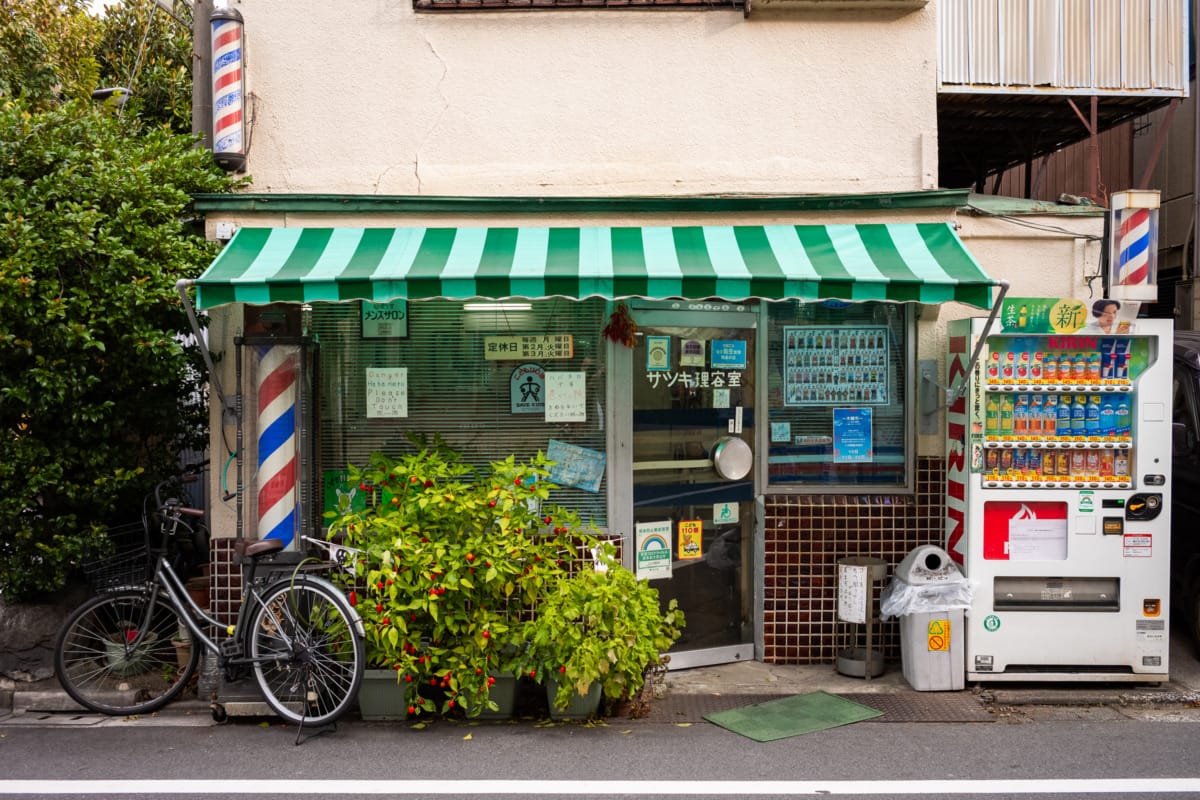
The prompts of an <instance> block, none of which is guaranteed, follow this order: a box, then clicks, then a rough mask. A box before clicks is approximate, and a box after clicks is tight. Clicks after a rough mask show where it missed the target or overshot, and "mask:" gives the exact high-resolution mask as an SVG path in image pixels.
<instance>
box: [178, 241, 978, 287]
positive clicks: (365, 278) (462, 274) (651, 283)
mask: <svg viewBox="0 0 1200 800" xmlns="http://www.w3.org/2000/svg"><path fill="white" fill-rule="evenodd" d="M995 283H996V282H995V281H993V280H992V279H991V278H989V277H988V276H987V274H986V273H984V271H983V269H982V267H980V265H979V263H978V262H977V261H976V260H975V258H974V257H973V256H972V255H971V254H970V253H969V252H968V251H967V249H966V248H965V247H964V246H963V243H962V241H961V240H960V239H959V238H958V236H957V235H956V234H955V232H954V230H953V228H952V227H951V226H950V225H949V224H947V223H906V224H868V225H736V226H735V225H728V226H689V227H627V228H608V227H590V228H542V227H530V228H242V229H240V230H238V232H237V233H236V234H235V235H234V237H233V239H232V240H231V241H230V242H229V244H228V245H226V247H225V249H224V250H223V251H222V252H221V254H220V255H219V256H218V257H217V258H216V260H215V261H214V262H213V264H212V265H211V266H210V267H209V269H208V270H207V271H206V272H205V273H204V275H202V276H201V277H200V278H199V279H198V281H197V286H198V292H197V304H198V305H199V307H200V308H212V307H214V306H219V305H222V304H225V303H232V302H244V303H253V304H264V303H274V302H314V301H321V300H326V301H338V300H371V301H375V302H383V301H386V300H391V299H395V298H407V299H409V300H420V299H427V298H447V299H461V300H467V299H475V298H486V299H494V300H499V299H504V298H517V297H520V298H538V297H568V298H578V299H582V298H586V297H604V298H608V299H617V298H628V297H645V298H651V299H667V298H689V299H704V298H721V299H724V300H730V301H737V300H746V299H751V298H761V299H766V300H783V299H801V300H823V299H840V300H850V301H860V300H885V301H893V302H909V301H915V302H922V303H940V302H944V301H947V300H956V301H959V302H963V303H968V304H970V305H973V306H977V307H979V308H987V307H988V306H989V305H990V304H991V294H992V293H991V287H992V286H993V285H995Z"/></svg>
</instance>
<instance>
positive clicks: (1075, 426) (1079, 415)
mask: <svg viewBox="0 0 1200 800" xmlns="http://www.w3.org/2000/svg"><path fill="white" fill-rule="evenodd" d="M1087 404H1088V402H1087V395H1086V394H1077V395H1075V397H1074V399H1072V400H1071V435H1072V436H1086V435H1087Z"/></svg>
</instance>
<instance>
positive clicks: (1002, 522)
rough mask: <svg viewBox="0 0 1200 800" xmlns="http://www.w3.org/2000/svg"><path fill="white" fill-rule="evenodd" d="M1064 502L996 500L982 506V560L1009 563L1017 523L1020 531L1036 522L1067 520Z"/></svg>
mask: <svg viewBox="0 0 1200 800" xmlns="http://www.w3.org/2000/svg"><path fill="white" fill-rule="evenodd" d="M1066 518H1067V504H1066V503H1064V502H1062V501H1046V500H1043V501H1038V500H1024V501H1022V500H994V501H989V502H986V503H984V504H983V557H984V558H985V559H988V560H990V561H1008V560H1009V559H1010V548H1009V537H1010V535H1011V532H1012V531H1013V529H1014V523H1015V524H1016V525H1017V526H1018V527H1019V528H1020V527H1022V526H1027V525H1028V523H1030V522H1032V521H1034V520H1066Z"/></svg>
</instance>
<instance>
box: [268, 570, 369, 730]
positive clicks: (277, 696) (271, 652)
mask: <svg viewBox="0 0 1200 800" xmlns="http://www.w3.org/2000/svg"><path fill="white" fill-rule="evenodd" d="M262 600H263V602H262V604H261V605H260V606H258V608H257V609H256V611H255V613H254V620H253V624H252V627H251V629H250V631H249V637H250V655H251V657H252V658H253V659H254V675H255V677H256V678H257V679H258V685H259V688H261V689H262V693H263V698H264V699H265V700H266V701H267V705H269V706H270V707H271V708H272V709H273V710H274V711H275V713H276V714H278V715H279V716H280V717H282V718H283V719H285V720H288V721H290V722H295V723H297V724H305V725H322V724H324V723H327V722H332V721H334V720H335V719H337V718H338V717H339V716H341V715H342V714H343V713H344V712H345V711H346V710H347V709H348V708H349V707H350V704H351V703H353V702H354V700H355V698H356V696H357V694H358V685H359V683H360V682H361V681H362V671H363V665H364V662H365V661H366V654H365V652H364V647H363V640H362V636H361V634H360V632H359V626H360V625H361V623H360V622H359V620H358V614H357V613H355V611H354V609H352V608H351V607H350V603H349V602H348V601H347V600H346V598H345V597H343V596H342V594H341V592H339V591H338V590H337V589H336V588H334V587H333V586H332V585H331V584H329V583H326V582H325V581H321V580H317V579H314V578H311V577H306V576H298V577H296V578H294V579H289V580H286V581H281V582H279V583H277V584H275V585H273V586H271V587H269V588H268V589H267V590H266V592H265V593H264V594H263V598H262Z"/></svg>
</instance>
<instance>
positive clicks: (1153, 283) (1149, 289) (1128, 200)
mask: <svg viewBox="0 0 1200 800" xmlns="http://www.w3.org/2000/svg"><path fill="white" fill-rule="evenodd" d="M1158 204H1159V195H1158V191H1157V190H1150V189H1134V190H1130V191H1126V192H1113V194H1112V195H1111V197H1110V210H1109V215H1110V219H1109V222H1110V225H1109V231H1110V234H1109V251H1108V252H1109V258H1108V293H1107V296H1108V297H1111V298H1113V299H1116V300H1137V301H1140V302H1155V301H1157V300H1158Z"/></svg>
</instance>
